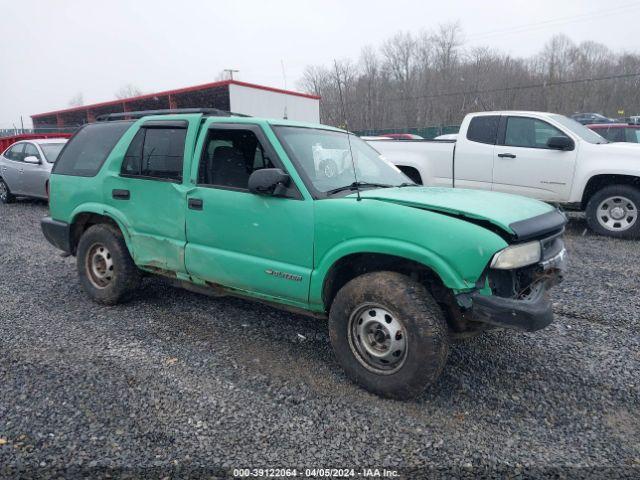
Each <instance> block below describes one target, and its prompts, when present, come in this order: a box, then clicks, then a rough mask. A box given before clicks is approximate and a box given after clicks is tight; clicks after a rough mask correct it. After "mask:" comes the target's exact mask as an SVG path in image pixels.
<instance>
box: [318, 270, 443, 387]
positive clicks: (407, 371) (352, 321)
mask: <svg viewBox="0 0 640 480" xmlns="http://www.w3.org/2000/svg"><path fill="white" fill-rule="evenodd" d="M329 336H330V338H331V343H332V345H333V350H334V352H335V355H336V357H337V359H338V362H339V363H340V365H341V366H342V368H343V369H344V371H345V372H346V374H347V376H348V377H349V378H350V379H351V380H353V381H354V382H355V383H357V384H358V385H360V386H362V387H364V388H365V389H367V390H369V391H370V392H373V393H375V394H377V395H380V396H383V397H389V398H397V399H408V398H413V397H415V396H417V395H419V394H420V393H421V392H422V391H423V390H424V389H425V387H427V386H428V385H429V384H431V383H433V382H435V381H436V380H437V378H438V377H439V376H440V373H441V372H442V369H443V367H444V365H445V363H446V361H447V356H448V353H449V335H448V330H447V323H446V320H445V317H444V314H443V312H442V310H441V309H440V307H439V306H438V304H437V303H436V302H435V300H434V299H433V297H432V296H431V295H430V294H429V292H428V291H427V289H426V288H425V287H424V286H423V285H421V284H419V283H417V282H415V281H413V280H411V279H410V278H409V277H407V276H405V275H401V274H399V273H395V272H374V273H368V274H365V275H362V276H360V277H357V278H355V279H353V280H351V281H350V282H349V283H347V284H346V285H345V286H344V287H342V289H340V291H339V292H338V294H337V295H336V298H335V299H334V301H333V304H332V305H331V311H330V314H329Z"/></svg>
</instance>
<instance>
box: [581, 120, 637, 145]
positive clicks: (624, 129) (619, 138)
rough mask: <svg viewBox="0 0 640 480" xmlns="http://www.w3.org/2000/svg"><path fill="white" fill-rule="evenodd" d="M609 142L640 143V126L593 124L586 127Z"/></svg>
mask: <svg viewBox="0 0 640 480" xmlns="http://www.w3.org/2000/svg"><path fill="white" fill-rule="evenodd" d="M586 126H587V127H588V128H590V129H591V130H593V131H594V132H596V133H598V134H599V135H601V136H603V137H604V138H606V139H607V140H609V141H610V142H631V143H640V125H629V124H628V123H595V124H593V125H586Z"/></svg>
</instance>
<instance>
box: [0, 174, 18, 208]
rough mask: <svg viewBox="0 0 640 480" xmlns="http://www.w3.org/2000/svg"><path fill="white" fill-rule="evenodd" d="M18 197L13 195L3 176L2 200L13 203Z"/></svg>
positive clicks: (0, 197) (1, 184) (0, 183)
mask: <svg viewBox="0 0 640 480" xmlns="http://www.w3.org/2000/svg"><path fill="white" fill-rule="evenodd" d="M15 198H16V197H14V196H13V194H12V193H11V190H10V189H9V185H7V184H6V183H5V181H4V179H3V178H0V202H2V203H13V201H14V200H15Z"/></svg>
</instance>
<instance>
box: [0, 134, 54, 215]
mask: <svg viewBox="0 0 640 480" xmlns="http://www.w3.org/2000/svg"><path fill="white" fill-rule="evenodd" d="M66 142H67V139H66V138H47V139H41V140H28V141H27V140H25V141H22V142H16V143H14V144H13V145H11V146H10V147H9V148H7V149H6V150H5V151H4V152H3V153H2V155H0V202H2V203H11V202H12V201H13V200H14V199H15V197H16V196H21V197H34V198H44V199H47V198H49V175H50V174H51V169H52V168H53V164H54V163H55V161H56V159H57V158H58V155H59V154H60V151H61V150H62V147H64V144H65V143H66Z"/></svg>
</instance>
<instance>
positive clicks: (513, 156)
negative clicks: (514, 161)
mask: <svg viewBox="0 0 640 480" xmlns="http://www.w3.org/2000/svg"><path fill="white" fill-rule="evenodd" d="M498 156H499V157H500V158H516V156H515V155H514V154H513V153H499V154H498Z"/></svg>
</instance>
